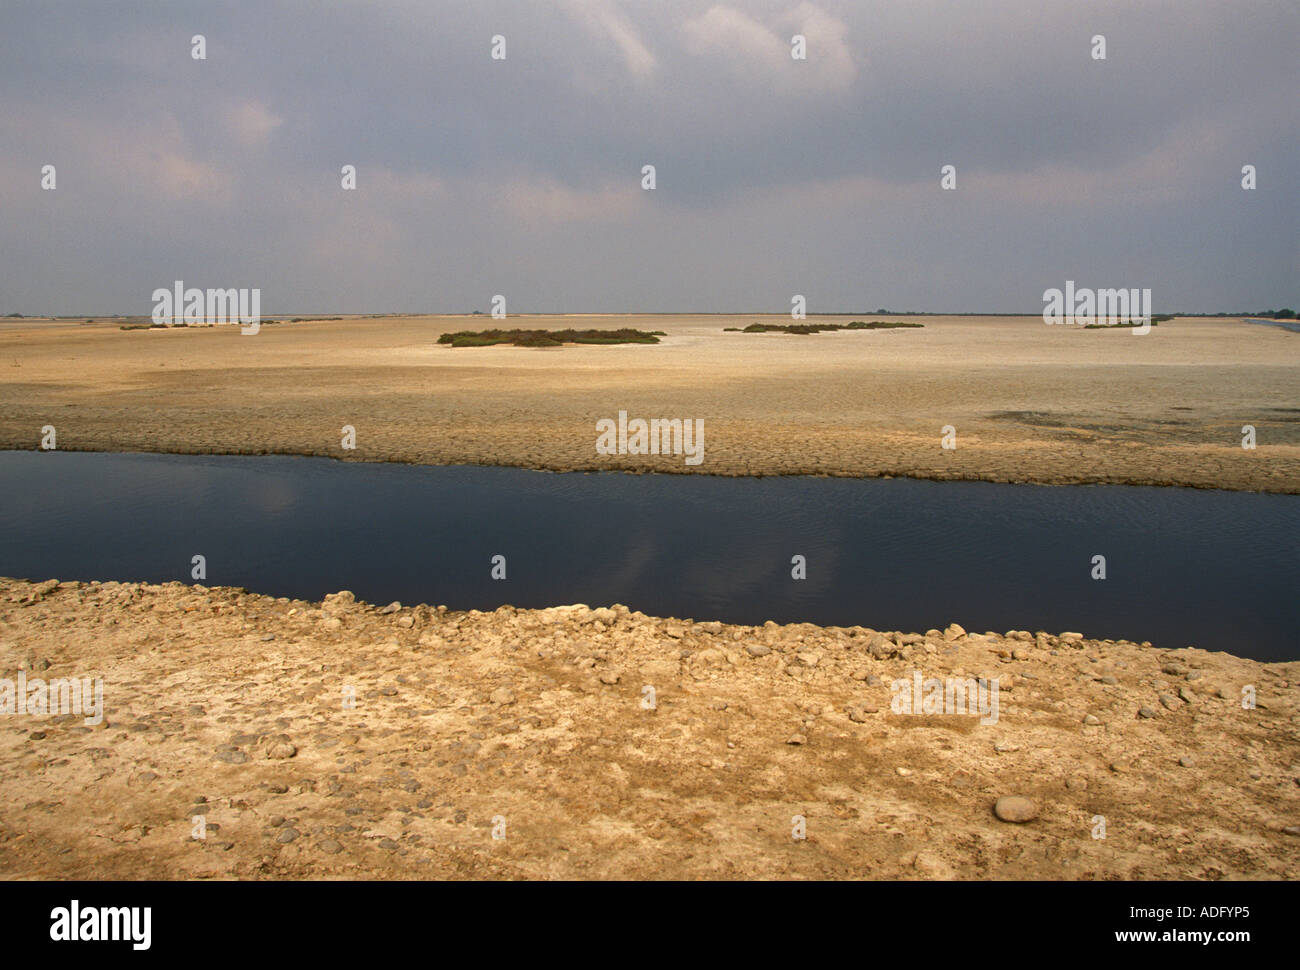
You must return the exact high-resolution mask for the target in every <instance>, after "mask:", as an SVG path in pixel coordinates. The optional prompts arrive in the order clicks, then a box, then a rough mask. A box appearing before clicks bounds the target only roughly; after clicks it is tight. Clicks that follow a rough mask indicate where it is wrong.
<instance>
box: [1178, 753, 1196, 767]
mask: <svg viewBox="0 0 1300 970" xmlns="http://www.w3.org/2000/svg"><path fill="white" fill-rule="evenodd" d="M1178 763H1179V764H1180V765H1182V766H1183V767H1184V768H1193V767H1195V766H1196V762H1195V761H1193V760H1192V759H1191V757H1190V756H1188V755H1183V756H1182V757H1181V758H1179V759H1178Z"/></svg>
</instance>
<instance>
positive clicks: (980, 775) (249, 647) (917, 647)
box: [0, 579, 1300, 879]
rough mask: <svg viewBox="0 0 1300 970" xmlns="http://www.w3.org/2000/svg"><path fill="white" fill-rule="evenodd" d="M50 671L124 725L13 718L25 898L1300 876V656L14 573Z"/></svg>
mask: <svg viewBox="0 0 1300 970" xmlns="http://www.w3.org/2000/svg"><path fill="white" fill-rule="evenodd" d="M914 671H920V673H921V675H922V676H923V677H925V678H932V677H933V678H949V677H951V678H957V679H960V678H978V677H986V678H990V679H992V678H996V682H997V685H998V700H999V703H998V711H997V720H996V723H981V721H982V720H987V718H981V717H979V716H978V715H974V716H972V715H964V714H953V713H947V714H899V713H895V712H894V710H893V708H892V706H891V700H892V698H893V696H894V694H893V692H892V690H891V685H892V684H893V682H894V681H895V680H898V679H910V678H912V677H913V676H914V674H913V672H914ZM20 672H21V674H22V675H23V677H24V678H25V679H26V681H27V683H28V685H29V687H30V685H31V684H32V683H33V682H35V681H37V680H42V681H45V682H50V681H54V680H56V679H62V678H71V677H79V678H99V677H102V678H103V685H104V706H105V712H104V716H103V718H102V720H101V721H100V722H99V723H92V724H87V723H86V722H87V718H86V717H84V716H83V715H82V714H79V713H68V714H62V715H56V716H41V715H33V714H17V713H14V714H8V715H4V714H0V875H2V876H3V877H5V878H11V879H12V878H60V879H62V878H67V879H74V878H77V879H80V878H110V877H113V878H178V879H206V878H241V879H255V878H291V879H297V878H349V877H377V878H412V879H440V878H532V879H542V878H557V877H558V878H604V879H618V878H727V879H731V878H744V879H754V878H758V879H761V878H832V879H898V878H902V879H913V878H984V879H988V878H993V879H1004V878H1029V879H1114V878H1120V879H1168V878H1173V879H1238V878H1264V879H1294V878H1296V877H1297V875H1300V731H1298V730H1297V724H1298V714H1297V711H1298V708H1297V700H1298V699H1300V663H1288V664H1262V663H1258V662H1255V661H1250V660H1244V659H1241V658H1239V657H1234V656H1230V655H1228V654H1221V653H1208V652H1206V651H1202V650H1197V649H1190V648H1189V649H1181V650H1159V649H1155V648H1151V647H1149V646H1142V645H1138V644H1133V643H1125V642H1114V641H1110V640H1100V641H1099V640H1090V639H1087V638H1085V637H1083V636H1081V635H1079V634H1072V633H1063V634H1060V635H1056V636H1053V635H1049V634H1047V633H1042V632H1037V633H1035V632H1028V631H1009V632H1005V633H995V632H989V633H975V632H966V631H964V630H962V629H961V628H960V627H958V626H956V625H952V626H949V627H948V628H946V629H945V630H944V631H942V632H940V631H938V630H930V631H928V632H927V633H925V634H915V633H912V634H905V633H892V632H883V631H874V630H870V629H866V628H862V627H852V628H837V627H817V626H814V625H811V624H797V625H787V626H779V625H776V624H773V623H768V624H766V625H764V626H760V627H747V626H731V625H727V624H722V623H716V622H703V623H699V622H692V621H690V620H677V619H661V618H656V617H650V616H645V615H643V614H641V613H637V612H630V611H629V610H627V609H626V608H624V607H622V606H614V607H611V608H608V609H596V610H592V609H588V608H587V607H585V606H565V607H556V608H554V609H546V610H520V609H514V608H511V607H502V608H501V609H499V610H496V611H494V612H490V613H480V612H478V611H470V612H454V611H449V610H447V609H446V608H445V607H436V608H435V607H429V606H416V607H404V606H401V605H399V604H389V605H388V606H385V607H382V608H380V607H376V606H371V605H368V604H365V603H361V602H357V601H355V600H354V598H353V597H352V595H351V594H350V593H346V592H345V593H338V594H335V595H333V596H329V597H326V598H325V600H324V602H322V603H308V602H304V601H300V600H287V599H283V598H280V599H277V598H274V597H270V596H261V595H257V594H253V593H247V592H245V591H242V590H238V589H229V588H212V589H208V588H204V587H201V586H184V585H180V584H175V583H171V584H166V585H162V586H155V585H147V584H134V583H128V584H120V583H102V584H101V583H89V584H87V583H78V582H64V583H60V582H56V581H53V580H51V581H47V582H44V583H29V582H25V581H20V580H10V579H3V580H0V678H7V679H8V680H10V681H12V682H14V683H15V684H16V683H17V681H18V676H19V673H20ZM647 687H649V688H652V691H647V690H646V688H647ZM1252 692H1253V698H1254V706H1253V707H1252V706H1250V705H1249V704H1247V705H1246V706H1243V702H1242V699H1243V697H1247V698H1249V697H1250V696H1251V694H1252ZM2 693H3V683H2V682H0V695H2ZM0 699H2V698H0ZM349 699H352V700H351V702H349ZM91 720H93V718H92V719H91ZM995 806H997V810H996V811H995ZM796 817H799V818H796ZM800 818H801V819H802V822H801V821H800ZM196 833H200V834H201V835H202V837H201V838H199V837H196ZM798 835H802V836H804V837H802V838H799V837H796V836H798ZM1102 835H1104V837H1101V836H1102ZM494 836H495V837H494Z"/></svg>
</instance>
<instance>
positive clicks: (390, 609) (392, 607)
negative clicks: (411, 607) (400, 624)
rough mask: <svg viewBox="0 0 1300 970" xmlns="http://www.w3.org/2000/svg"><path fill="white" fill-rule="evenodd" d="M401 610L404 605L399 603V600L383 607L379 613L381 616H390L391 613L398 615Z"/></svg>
mask: <svg viewBox="0 0 1300 970" xmlns="http://www.w3.org/2000/svg"><path fill="white" fill-rule="evenodd" d="M401 608H402V604H401V603H399V602H398V601H397V600H393V601H392V602H391V603H389V604H388V605H387V606H381V607H380V608H379V613H380V615H381V616H388V615H389V614H391V613H396V612H397V611H398V610H400V609H401Z"/></svg>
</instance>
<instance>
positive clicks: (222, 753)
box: [217, 748, 248, 765]
mask: <svg viewBox="0 0 1300 970" xmlns="http://www.w3.org/2000/svg"><path fill="white" fill-rule="evenodd" d="M217 760H218V761H224V762H226V764H231V765H242V764H243V763H244V762H245V761H247V760H248V755H247V754H245V753H244V752H243V751H240V750H239V749H237V748H218V749H217Z"/></svg>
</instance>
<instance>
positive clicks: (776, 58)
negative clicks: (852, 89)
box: [682, 2, 858, 90]
mask: <svg viewBox="0 0 1300 970" xmlns="http://www.w3.org/2000/svg"><path fill="white" fill-rule="evenodd" d="M776 23H778V24H780V25H781V26H782V27H783V28H786V29H787V30H788V31H789V33H785V32H784V31H783V32H782V33H778V32H777V30H776V29H775V28H774V27H768V26H766V25H764V24H762V23H760V22H759V21H757V20H755V19H754V18H753V17H751V16H749V14H747V13H745V12H744V11H741V10H738V9H736V8H735V7H728V6H724V5H721V4H719V5H716V6H713V7H710V8H709V9H708V10H706V11H705V12H704V13H702V14H701V15H700V16H698V17H692V18H690V19H688V20H687V21H686V22H685V23H684V24H683V25H682V31H683V33H684V34H685V37H686V47H687V50H689V51H690V52H691V53H693V54H697V55H700V56H704V57H712V58H714V59H716V60H717V61H718V62H719V63H720V64H722V65H723V66H724V67H726V68H727V69H728V70H729V71H730V72H731V73H732V74H734V75H736V76H737V77H740V78H742V79H744V80H746V81H748V82H755V81H761V80H763V79H767V80H768V81H769V83H771V84H772V85H773V86H777V87H781V88H785V89H787V90H788V89H791V88H793V89H811V90H833V89H837V88H844V87H847V86H848V85H849V84H851V83H852V82H853V79H854V78H855V77H857V73H858V69H857V66H856V64H855V63H854V55H853V50H852V49H851V48H850V47H849V45H848V43H847V41H846V37H847V34H848V28H847V27H846V26H845V24H844V22H843V21H841V20H838V19H837V18H835V17H833V16H831V15H830V14H828V13H826V11H824V10H822V9H821V8H820V7H817V6H815V5H813V4H811V3H806V2H805V3H801V4H799V5H798V6H797V7H794V8H792V9H791V10H790V11H788V12H787V13H785V14H784V15H782V16H781V17H780V18H778V19H777V21H776ZM796 33H798V34H803V35H804V36H805V37H806V38H807V40H808V48H807V50H808V58H807V60H806V61H794V60H793V59H792V58H791V56H790V49H791V48H790V45H791V37H793V35H794V34H796ZM787 65H789V66H791V67H792V69H793V70H792V71H786V70H784V68H785V67H786V66H787Z"/></svg>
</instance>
